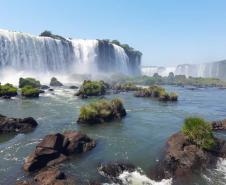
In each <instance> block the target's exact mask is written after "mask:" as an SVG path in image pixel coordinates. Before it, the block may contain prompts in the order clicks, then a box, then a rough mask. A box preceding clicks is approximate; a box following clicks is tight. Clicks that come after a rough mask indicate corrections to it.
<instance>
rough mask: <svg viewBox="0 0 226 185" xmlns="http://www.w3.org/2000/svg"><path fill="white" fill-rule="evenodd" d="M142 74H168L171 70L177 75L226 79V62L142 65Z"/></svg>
mask: <svg viewBox="0 0 226 185" xmlns="http://www.w3.org/2000/svg"><path fill="white" fill-rule="evenodd" d="M141 70H142V74H143V75H147V76H153V75H154V74H155V73H158V74H159V75H161V76H168V75H169V73H170V72H173V73H174V74H175V75H185V76H187V77H189V76H193V77H215V78H221V79H226V62H225V61H219V62H212V63H203V64H182V65H178V66H176V67H152V66H149V67H142V69H141Z"/></svg>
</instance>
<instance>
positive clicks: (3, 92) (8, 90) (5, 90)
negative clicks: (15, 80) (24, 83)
mask: <svg viewBox="0 0 226 185" xmlns="http://www.w3.org/2000/svg"><path fill="white" fill-rule="evenodd" d="M16 95H17V88H16V87H13V85H12V84H9V83H7V84H5V85H1V84H0V96H8V97H13V96H16Z"/></svg>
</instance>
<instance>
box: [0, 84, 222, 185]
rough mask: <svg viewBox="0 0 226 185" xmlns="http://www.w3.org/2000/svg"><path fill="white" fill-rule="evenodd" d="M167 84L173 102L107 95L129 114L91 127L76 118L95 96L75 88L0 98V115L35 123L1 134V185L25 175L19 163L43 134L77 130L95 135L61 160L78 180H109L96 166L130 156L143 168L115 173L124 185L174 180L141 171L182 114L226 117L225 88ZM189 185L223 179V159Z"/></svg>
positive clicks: (157, 153) (158, 151) (155, 159)
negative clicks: (89, 146)
mask: <svg viewBox="0 0 226 185" xmlns="http://www.w3.org/2000/svg"><path fill="white" fill-rule="evenodd" d="M165 88H166V89H167V90H169V91H175V92H177V93H178V94H179V101H178V102H177V103H163V102H159V101H156V100H153V99H148V98H135V97H133V93H120V94H114V95H106V96H105V97H106V98H107V99H112V98H114V97H119V98H121V99H122V100H123V102H124V106H125V108H126V110H127V113H128V114H127V116H126V117H125V118H124V119H123V120H122V121H116V122H111V123H103V124H99V125H95V126H88V125H86V126H85V125H78V124H77V123H76V119H77V118H78V115H79V109H80V107H81V106H82V105H84V104H86V103H88V102H91V101H94V100H96V99H98V98H90V99H85V100H81V99H79V98H77V97H75V96H73V94H74V93H75V91H76V90H71V89H68V88H57V89H55V91H54V92H46V93H45V94H43V95H41V97H40V98H39V99H20V98H14V99H12V100H0V114H3V115H6V116H9V117H28V116H32V117H34V118H35V119H36V120H37V121H38V123H39V126H38V127H37V128H36V129H35V130H34V131H33V132H30V133H27V134H18V135H1V136H0V184H1V185H3V184H4V185H7V184H15V181H16V180H18V179H21V178H23V177H25V176H26V175H25V174H24V172H23V171H22V168H21V167H22V164H23V162H24V159H25V157H26V156H27V155H29V154H30V153H31V152H32V150H33V149H34V148H35V146H36V145H37V143H38V142H40V140H41V139H42V138H43V137H44V136H45V135H47V134H50V133H56V132H63V131H65V130H79V131H81V132H84V133H86V134H87V135H89V136H90V137H92V138H94V139H96V140H97V146H96V148H94V149H93V150H92V151H90V152H88V153H85V154H82V155H81V156H75V157H73V158H72V159H71V160H69V161H67V162H64V163H63V164H62V165H61V167H62V168H63V170H64V171H65V172H66V174H69V175H73V176H74V177H75V178H76V179H77V180H78V181H80V183H81V184H83V183H84V182H86V181H88V180H100V181H102V182H103V183H104V184H106V183H107V184H110V182H109V181H108V180H107V179H105V178H103V177H101V176H100V175H99V174H98V172H97V166H98V165H99V164H100V163H101V162H111V161H129V162H131V163H133V164H134V165H136V166H137V167H138V168H140V170H142V171H143V173H139V172H138V171H136V172H133V173H130V174H129V173H126V172H125V173H124V174H122V175H121V176H120V177H119V178H120V179H121V180H122V181H123V182H124V184H125V185H126V184H131V185H132V184H133V185H142V184H146V185H152V184H153V185H160V184H161V185H169V184H171V181H172V179H163V180H162V181H161V182H155V181H153V180H151V179H149V178H148V177H147V176H145V174H146V175H148V173H149V172H150V169H151V168H152V167H153V166H155V165H156V164H157V162H158V160H159V159H160V156H161V153H162V151H163V149H164V144H165V141H166V140H167V138H168V137H169V136H171V135H172V134H173V133H175V132H177V131H179V130H180V128H181V126H182V124H183V120H184V118H186V117H188V116H201V117H203V118H205V119H207V120H209V121H212V120H218V119H225V118H226V90H219V89H215V88H205V89H197V90H193V91H192V90H189V89H186V88H182V87H174V86H165ZM218 136H219V137H225V138H226V133H224V132H220V133H218ZM128 181H129V182H128ZM187 184H189V185H190V184H196V185H205V184H207V185H216V184H217V185H223V184H226V160H223V159H219V161H218V163H217V166H216V167H213V168H212V169H207V170H206V171H204V172H202V173H198V174H195V175H194V178H193V179H191V180H190V181H189V182H187Z"/></svg>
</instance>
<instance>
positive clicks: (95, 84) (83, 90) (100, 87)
mask: <svg viewBox="0 0 226 185" xmlns="http://www.w3.org/2000/svg"><path fill="white" fill-rule="evenodd" d="M108 87H109V86H108V84H106V83H105V82H104V81H91V80H85V81H84V82H83V84H82V86H81V87H80V89H79V91H78V93H76V95H77V96H83V95H85V96H101V95H104V94H105V92H106V89H107V88H108Z"/></svg>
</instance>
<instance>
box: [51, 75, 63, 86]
mask: <svg viewBox="0 0 226 185" xmlns="http://www.w3.org/2000/svg"><path fill="white" fill-rule="evenodd" d="M50 86H55V87H57V86H58V87H60V86H63V84H62V83H61V82H60V81H58V80H57V78H55V77H53V78H51V81H50Z"/></svg>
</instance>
